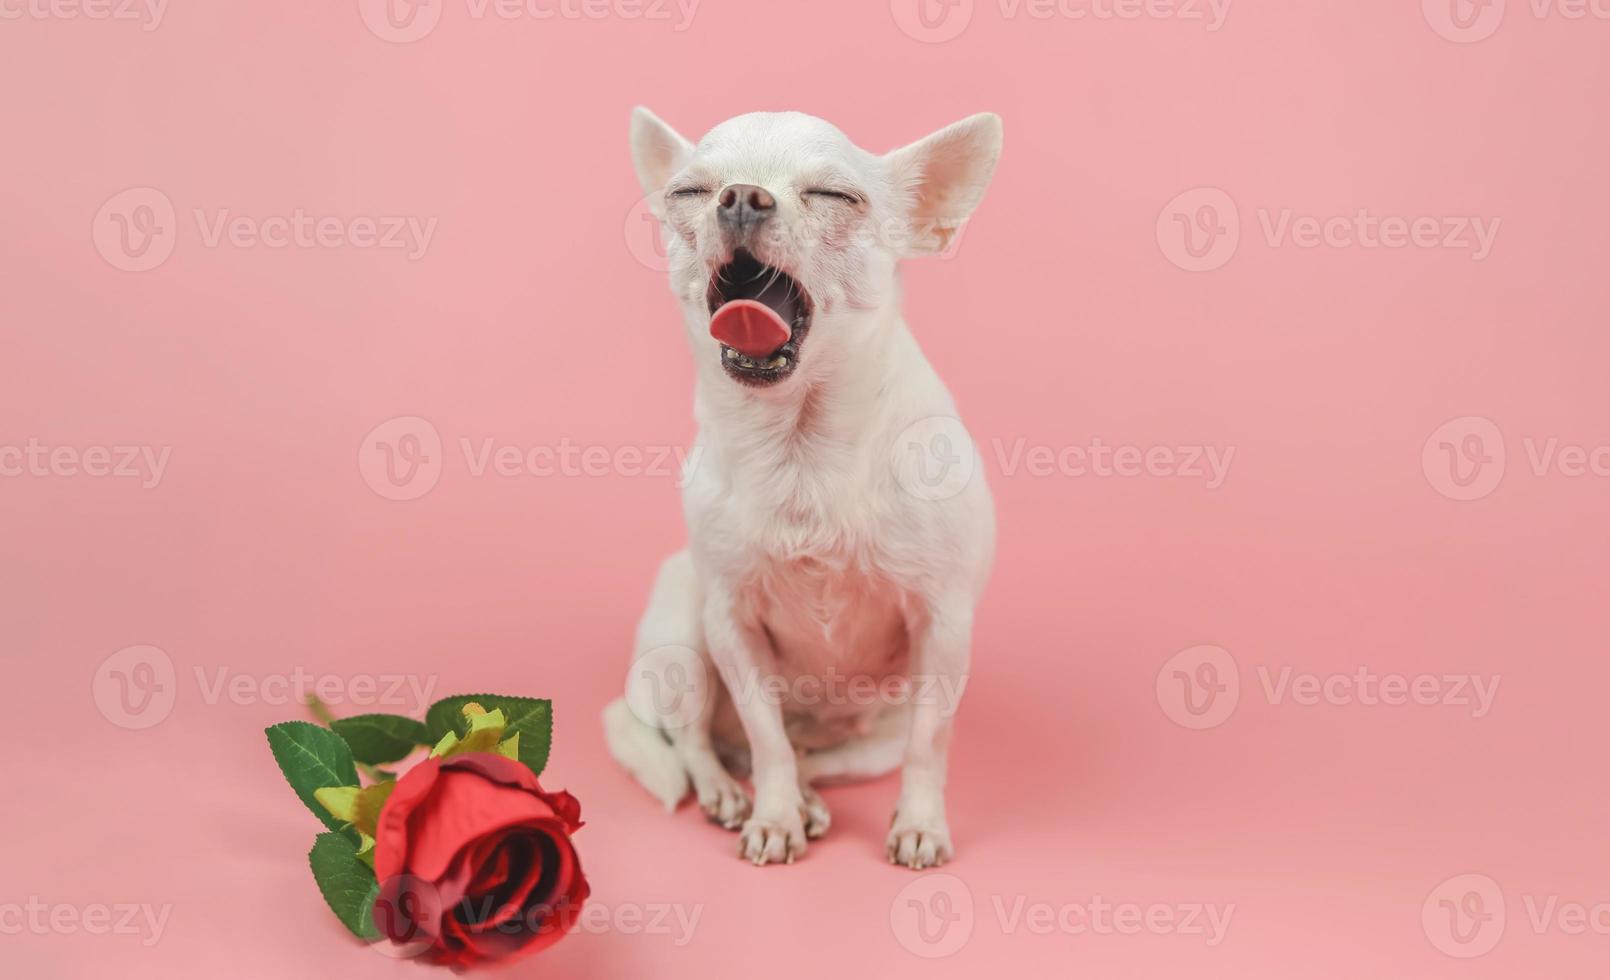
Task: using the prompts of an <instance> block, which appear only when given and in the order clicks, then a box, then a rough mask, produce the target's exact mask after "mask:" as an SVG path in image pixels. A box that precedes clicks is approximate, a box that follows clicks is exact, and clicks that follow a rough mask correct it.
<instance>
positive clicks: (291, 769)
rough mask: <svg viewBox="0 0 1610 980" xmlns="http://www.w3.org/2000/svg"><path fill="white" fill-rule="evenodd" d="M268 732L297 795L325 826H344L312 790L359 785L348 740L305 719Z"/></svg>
mask: <svg viewBox="0 0 1610 980" xmlns="http://www.w3.org/2000/svg"><path fill="white" fill-rule="evenodd" d="M266 734H267V735H268V747H269V749H270V750H272V751H273V753H274V761H276V762H278V763H279V764H280V771H281V772H283V773H284V774H285V780H286V782H289V783H290V784H291V788H292V789H294V790H296V795H297V796H298V797H300V798H301V800H302V802H303V803H304V804H306V805H307V808H308V809H309V810H311V811H313V815H314V816H315V817H318V818H319V819H320V820H321V821H323V822H324V825H325V826H326V827H329V828H330V829H331V830H340V829H341V828H342V827H344V826H345V824H344V823H342V822H341V821H340V820H337V819H336V818H335V817H333V816H331V815H330V813H329V811H327V810H325V809H324V807H323V806H321V805H320V804H319V801H318V800H317V799H315V798H314V796H313V794H314V792H315V791H317V790H321V789H325V788H326V787H335V786H356V785H358V769H357V767H356V766H355V765H353V763H352V750H351V749H349V748H347V743H346V742H344V741H342V740H341V736H339V735H337V734H336V733H335V732H332V731H330V730H329V729H328V728H320V727H319V726H318V725H315V724H313V723H311V722H306V721H287V722H282V723H281V724H278V725H275V726H274V727H273V728H270V729H268V730H267V732H266Z"/></svg>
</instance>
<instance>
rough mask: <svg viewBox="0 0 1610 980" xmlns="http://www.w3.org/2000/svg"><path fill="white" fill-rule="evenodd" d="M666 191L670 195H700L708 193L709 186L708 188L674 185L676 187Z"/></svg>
mask: <svg viewBox="0 0 1610 980" xmlns="http://www.w3.org/2000/svg"><path fill="white" fill-rule="evenodd" d="M667 193H669V194H670V196H672V197H702V196H704V195H705V194H708V193H710V188H708V187H676V188H672V189H671V190H670V191H668V192H667Z"/></svg>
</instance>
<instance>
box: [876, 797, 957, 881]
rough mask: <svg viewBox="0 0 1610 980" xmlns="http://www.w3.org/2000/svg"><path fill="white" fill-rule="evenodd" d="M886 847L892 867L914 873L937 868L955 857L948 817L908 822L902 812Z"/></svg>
mask: <svg viewBox="0 0 1610 980" xmlns="http://www.w3.org/2000/svg"><path fill="white" fill-rule="evenodd" d="M886 846H887V849H888V853H889V863H890V864H903V865H905V866H906V867H908V868H910V869H911V870H913V871H921V870H922V869H924V868H937V867H939V866H940V865H941V864H944V863H945V862H946V861H949V860H950V859H951V857H952V855H954V854H955V850H954V849H953V848H952V847H951V846H950V827H949V826H947V825H946V823H945V818H944V817H942V816H941V817H938V818H928V819H926V820H920V819H907V818H906V817H905V816H903V815H902V814H901V812H900V811H898V810H896V811H895V814H894V825H893V826H891V827H890V828H889V840H888V844H887V845H886Z"/></svg>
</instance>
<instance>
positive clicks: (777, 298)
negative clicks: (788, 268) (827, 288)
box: [706, 248, 813, 387]
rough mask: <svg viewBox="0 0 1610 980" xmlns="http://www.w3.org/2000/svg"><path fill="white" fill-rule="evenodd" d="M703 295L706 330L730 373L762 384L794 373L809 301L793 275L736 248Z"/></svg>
mask: <svg viewBox="0 0 1610 980" xmlns="http://www.w3.org/2000/svg"><path fill="white" fill-rule="evenodd" d="M706 298H707V299H708V301H709V305H710V333H711V335H712V336H714V337H715V338H716V339H717V340H718V341H720V342H721V366H722V368H723V369H724V370H725V371H726V372H727V375H728V376H729V377H731V378H733V379H734V380H736V381H738V382H740V383H742V384H746V385H750V386H752V387H764V386H767V385H773V384H776V383H778V382H779V381H782V380H783V379H784V378H786V377H788V376H789V375H790V374H792V373H794V370H795V368H797V367H798V366H799V352H800V347H801V346H802V345H803V343H804V341H805V335H806V334H807V333H808V332H809V331H810V326H811V315H812V312H813V305H812V303H811V298H810V295H809V294H808V293H806V292H805V290H804V288H803V287H801V286H800V284H799V283H798V281H796V280H795V279H794V277H793V276H790V275H789V274H788V273H786V272H784V271H782V270H781V269H778V268H775V267H773V266H769V265H767V264H765V263H764V262H761V261H760V260H759V259H757V258H755V256H754V253H752V252H750V251H749V250H748V249H745V248H740V249H738V250H736V251H735V252H733V254H732V259H731V261H729V262H727V263H726V264H725V265H723V266H722V267H721V268H719V269H717V270H716V272H715V275H713V276H711V277H710V287H709V289H708V290H707V292H706ZM729 342H730V343H729ZM774 344H775V346H773V345H774ZM740 347H741V348H743V349H742V350H740V349H739V348H740Z"/></svg>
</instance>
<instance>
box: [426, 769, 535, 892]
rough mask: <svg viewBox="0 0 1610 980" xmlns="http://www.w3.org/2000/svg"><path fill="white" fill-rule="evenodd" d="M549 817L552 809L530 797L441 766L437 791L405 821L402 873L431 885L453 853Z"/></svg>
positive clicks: (471, 774)
mask: <svg viewBox="0 0 1610 980" xmlns="http://www.w3.org/2000/svg"><path fill="white" fill-rule="evenodd" d="M554 819H555V816H554V812H553V809H552V808H551V807H549V806H548V804H547V803H545V802H543V801H542V800H541V799H540V798H538V797H536V796H534V795H532V794H531V793H528V792H524V791H522V790H518V789H512V788H510V787H508V786H502V785H499V784H497V783H494V782H491V781H489V780H486V779H483V778H482V777H480V776H478V775H475V774H474V773H471V772H463V771H458V770H451V769H447V768H446V767H444V768H443V771H442V773H441V775H440V777H438V779H437V791H436V792H434V793H432V794H431V795H430V796H429V797H427V798H426V800H425V801H424V802H423V803H422V804H420V805H419V806H418V807H417V808H416V809H415V810H414V812H413V814H412V815H411V816H410V817H409V820H408V832H407V839H408V856H407V859H406V863H407V869H408V872H409V873H410V874H416V875H419V876H420V877H421V878H426V879H429V880H431V881H435V880H436V879H438V878H440V877H441V876H442V875H443V874H444V873H445V872H446V871H447V869H448V867H449V866H450V865H451V864H452V861H453V858H454V856H455V855H457V854H458V852H459V851H461V850H463V849H464V848H465V847H467V846H469V845H471V844H473V843H475V842H476V841H478V840H480V839H481V838H482V837H485V836H487V835H488V834H492V833H494V832H496V831H499V830H502V829H504V828H505V827H513V826H517V825H521V824H537V823H541V822H543V821H552V820H554Z"/></svg>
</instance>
